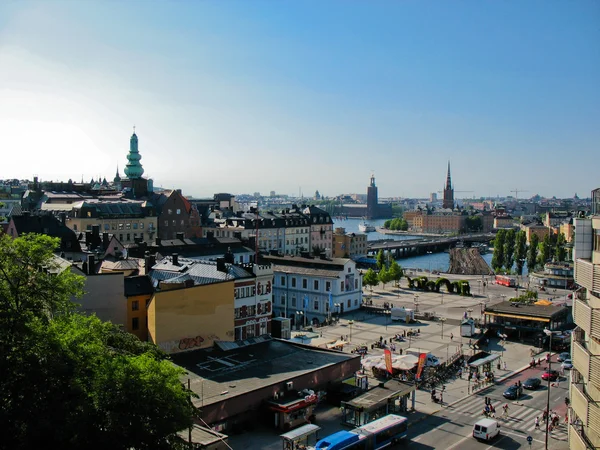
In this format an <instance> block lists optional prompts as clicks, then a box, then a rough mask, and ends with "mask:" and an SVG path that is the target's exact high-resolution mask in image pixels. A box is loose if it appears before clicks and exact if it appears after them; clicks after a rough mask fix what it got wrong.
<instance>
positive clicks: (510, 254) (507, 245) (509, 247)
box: [504, 228, 515, 272]
mask: <svg viewBox="0 0 600 450" xmlns="http://www.w3.org/2000/svg"><path fill="white" fill-rule="evenodd" d="M514 253H515V230H513V229H512V228H511V229H510V230H508V231H507V233H506V237H505V238H504V267H505V268H506V270H507V272H510V270H511V269H512V266H513V264H514V261H515V260H514Z"/></svg>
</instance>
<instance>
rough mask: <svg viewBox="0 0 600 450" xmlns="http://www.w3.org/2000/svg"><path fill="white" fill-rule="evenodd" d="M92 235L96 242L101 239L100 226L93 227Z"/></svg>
mask: <svg viewBox="0 0 600 450" xmlns="http://www.w3.org/2000/svg"><path fill="white" fill-rule="evenodd" d="M92 235H93V236H94V240H96V239H100V225H92Z"/></svg>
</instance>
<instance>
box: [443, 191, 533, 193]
mask: <svg viewBox="0 0 600 450" xmlns="http://www.w3.org/2000/svg"><path fill="white" fill-rule="evenodd" d="M442 192H444V191H438V193H442ZM453 192H454V193H457V192H475V191H453ZM519 192H521V191H519Z"/></svg>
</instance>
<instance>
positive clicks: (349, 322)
mask: <svg viewBox="0 0 600 450" xmlns="http://www.w3.org/2000/svg"><path fill="white" fill-rule="evenodd" d="M348 325H350V342H352V325H354V320H349V321H348Z"/></svg>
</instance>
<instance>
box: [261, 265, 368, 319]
mask: <svg viewBox="0 0 600 450" xmlns="http://www.w3.org/2000/svg"><path fill="white" fill-rule="evenodd" d="M267 260H268V261H270V262H271V263H272V265H273V314H274V316H281V317H289V318H291V319H292V321H293V323H294V324H295V325H296V327H298V326H301V325H302V324H303V323H304V324H306V325H310V324H313V325H316V324H321V323H324V322H326V321H328V320H330V319H331V318H332V316H335V315H338V314H343V313H345V312H348V311H354V310H357V309H359V308H360V306H361V304H362V274H361V273H360V272H359V271H358V270H357V269H356V263H355V262H354V261H353V260H351V259H347V258H334V259H327V258H313V257H296V256H282V257H281V256H268V257H267Z"/></svg>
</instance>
